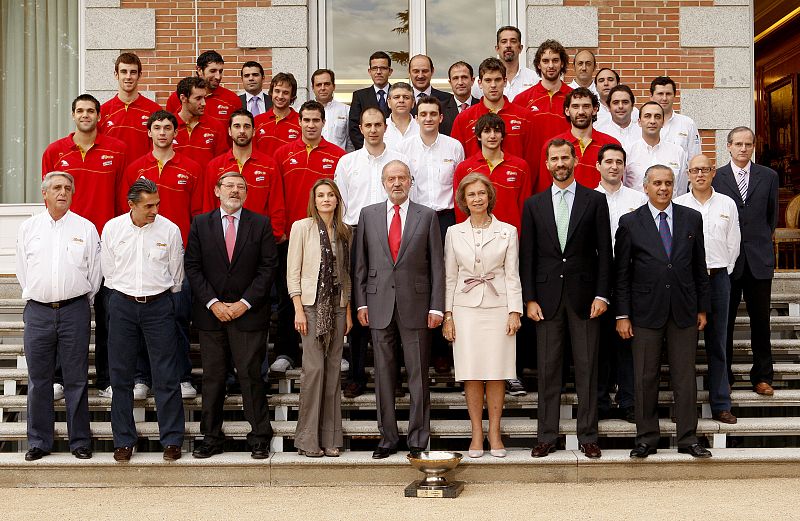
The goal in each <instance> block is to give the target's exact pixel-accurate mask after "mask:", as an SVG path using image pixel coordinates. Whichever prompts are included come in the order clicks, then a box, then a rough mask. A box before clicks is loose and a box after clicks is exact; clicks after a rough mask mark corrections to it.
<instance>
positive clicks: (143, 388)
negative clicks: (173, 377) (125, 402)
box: [133, 384, 150, 400]
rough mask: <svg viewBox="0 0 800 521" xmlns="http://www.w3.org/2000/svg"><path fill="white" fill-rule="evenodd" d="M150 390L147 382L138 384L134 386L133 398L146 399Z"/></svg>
mask: <svg viewBox="0 0 800 521" xmlns="http://www.w3.org/2000/svg"><path fill="white" fill-rule="evenodd" d="M149 392H150V388H149V387H148V386H147V384H136V385H134V386H133V399H134V400H144V399H146V398H147V394H148V393H149Z"/></svg>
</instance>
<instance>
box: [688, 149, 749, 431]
mask: <svg viewBox="0 0 800 521" xmlns="http://www.w3.org/2000/svg"><path fill="white" fill-rule="evenodd" d="M715 174H716V170H715V169H714V164H713V163H712V162H711V159H709V158H708V157H707V156H705V155H703V154H700V155H697V156H695V157H693V158H692V160H691V161H689V186H690V190H689V192H688V193H686V194H683V195H681V196H679V197H677V198H675V204H680V205H683V206H688V207H689V208H692V209H694V210H697V211H698V212H700V213H701V214H702V215H703V235H704V236H705V252H706V266H707V268H708V276H709V282H710V283H711V285H710V296H711V308H710V309H709V312H708V317H707V319H708V323H707V325H706V329H705V332H704V333H703V336H704V338H705V341H706V358H707V360H708V393H709V401H710V403H711V414H712V418H714V419H715V420H717V421H719V422H722V423H736V416H734V415H733V414H731V390H730V382H729V381H728V362H727V356H726V353H725V346H726V343H727V338H728V328H727V321H728V306H729V300H730V295H731V280H730V274H731V273H733V267H734V265H735V264H736V258H737V257H738V256H739V245H740V243H741V238H742V235H741V232H740V231H739V212H738V210H737V209H736V202H734V200H733V199H731V198H730V197H728V196H727V195H725V194H722V193H719V192H717V191H716V190H714V188H713V187H712V186H711V182H712V181H713V180H714V175H715Z"/></svg>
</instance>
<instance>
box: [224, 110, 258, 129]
mask: <svg viewBox="0 0 800 521" xmlns="http://www.w3.org/2000/svg"><path fill="white" fill-rule="evenodd" d="M236 116H246V117H247V118H249V119H250V124H251V125H253V126H255V124H256V120H255V118H254V117H253V113H252V112H250V111H249V110H247V109H246V108H240V109H236V110H234V111H233V112H232V113H231V117H229V118H228V128H231V125H233V118H235V117H236Z"/></svg>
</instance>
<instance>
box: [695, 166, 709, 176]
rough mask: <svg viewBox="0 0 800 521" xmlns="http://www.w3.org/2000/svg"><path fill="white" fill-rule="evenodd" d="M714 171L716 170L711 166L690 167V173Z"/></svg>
mask: <svg viewBox="0 0 800 521" xmlns="http://www.w3.org/2000/svg"><path fill="white" fill-rule="evenodd" d="M713 171H714V168H712V167H710V166H704V167H702V168H690V169H689V173H690V174H693V175H697V174H699V173H700V172H703V173H704V174H710V173H711V172H713Z"/></svg>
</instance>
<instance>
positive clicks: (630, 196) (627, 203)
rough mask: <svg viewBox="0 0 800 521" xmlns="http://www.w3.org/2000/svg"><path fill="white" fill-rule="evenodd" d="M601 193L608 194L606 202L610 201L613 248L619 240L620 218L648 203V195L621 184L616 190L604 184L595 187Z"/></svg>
mask: <svg viewBox="0 0 800 521" xmlns="http://www.w3.org/2000/svg"><path fill="white" fill-rule="evenodd" d="M595 190H597V191H598V192H600V193H601V194H604V195H605V196H606V203H608V217H609V221H610V223H611V246H612V248H613V247H614V246H615V245H616V242H617V229H618V228H619V218H620V217H622V216H623V215H625V214H626V213H630V212H632V211H634V210H636V209H637V208H639V207H640V206H642V205H643V204H646V203H647V200H648V199H647V196H646V195H645V194H643V193H642V192H638V191H636V190H634V189H633V188H628V187H627V186H624V185H621V186H620V187H619V189H618V190H617V191H616V192H609V191H607V190H606V189H605V188H603V185H602V184H600V185H597V188H595Z"/></svg>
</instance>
